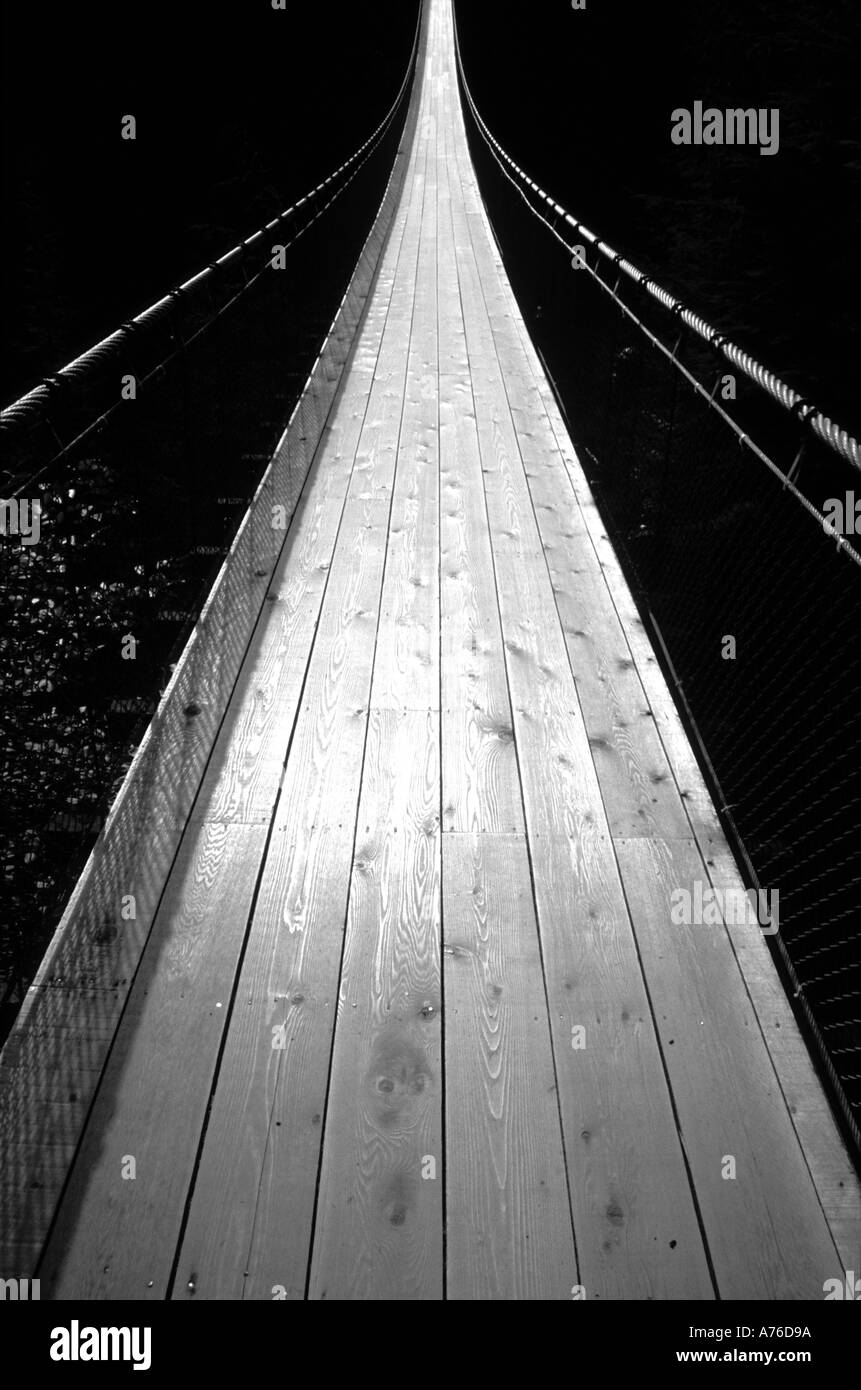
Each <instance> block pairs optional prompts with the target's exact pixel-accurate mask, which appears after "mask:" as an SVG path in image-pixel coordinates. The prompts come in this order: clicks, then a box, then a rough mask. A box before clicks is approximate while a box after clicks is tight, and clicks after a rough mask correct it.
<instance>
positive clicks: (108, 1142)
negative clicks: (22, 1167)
mask: <svg viewBox="0 0 861 1390" xmlns="http://www.w3.org/2000/svg"><path fill="white" fill-rule="evenodd" d="M265 836H266V827H265V826H241V825H237V826H228V825H221V824H216V823H210V824H204V825H201V826H199V827H198V829H197V831H196V834H194V835H192V836H190V837H186V839H185V840H184V841H183V846H182V850H181V853H180V856H179V860H178V863H177V866H176V870H175V872H174V873H173V874H172V875H171V878H170V884H169V887H168V890H167V893H166V895H165V899H164V901H163V903H162V905H161V908H160V910H159V913H158V916H157V918H156V922H155V925H154V927H153V932H152V935H151V938H150V942H149V945H148V949H147V951H146V954H145V956H144V960H143V963H142V965H141V969H140V971H139V972H138V976H137V978H136V980H135V983H134V987H133V989H132V992H131V995H130V997H129V1001H128V1006H127V1008H126V1011H125V1013H124V1015H123V1020H122V1023H121V1025H120V1028H119V1030H118V1033H117V1037H116V1041H115V1043H114V1046H113V1048H112V1050H111V1054H110V1058H109V1061H108V1065H107V1067H106V1069H105V1073H104V1076H103V1078H102V1082H101V1084H100V1086H99V1089H98V1093H97V1096H96V1100H95V1103H94V1106H93V1111H92V1114H91V1116H90V1118H89V1121H88V1124H87V1128H86V1130H85V1133H84V1137H83V1141H82V1144H81V1147H80V1150H79V1152H78V1156H77V1158H76V1161H75V1164H74V1166H73V1168H72V1172H71V1176H70V1179H69V1183H68V1187H67V1189H66V1191H65V1193H64V1195H63V1201H62V1203H61V1205H60V1209H59V1213H58V1217H57V1221H56V1223H55V1225H54V1228H53V1230H52V1232H51V1237H50V1239H49V1241H48V1243H47V1246H46V1249H45V1254H44V1258H43V1261H42V1265H41V1268H40V1274H41V1278H42V1280H43V1287H44V1289H45V1293H46V1296H48V1297H51V1298H59V1299H80V1298H83V1299H90V1298H96V1299H103V1298H114V1299H115V1298H120V1299H122V1298H128V1299H147V1298H164V1296H165V1291H166V1288H167V1282H168V1278H169V1275H170V1269H171V1263H172V1260H173V1252H174V1249H175V1245H176V1239H177V1235H178V1232H179V1225H180V1221H181V1219H182V1211H183V1206H184V1203H185V1198H186V1192H187V1189H188V1183H189V1181H190V1177H191V1171H192V1167H193V1164H194V1157H195V1153H196V1150H197V1143H198V1139H199V1136H200V1131H201V1128H202V1126H203V1120H204V1116H205V1113H206V1106H207V1102H208V1098H209V1091H210V1086H211V1082H212V1077H213V1074H214V1071H215V1063H216V1057H217V1053H218V1047H219V1044H220V1041H221V1035H222V1032H223V1028H224V1025H225V1021H226V1015H227V1011H228V1006H229V1002H230V993H231V990H232V987H233V979H234V974H235V968H236V957H237V954H238V950H239V945H240V942H241V939H242V935H243V933H244V930H245V924H246V922H247V920H248V913H249V910H250V907H251V896H252V893H253V889H254V884H255V881H256V875H257V865H258V864H259V862H260V858H261V855H262V849H263V842H264V840H265ZM130 1159H131V1160H132V1161H133V1162H134V1165H135V1166H134V1172H133V1175H132V1176H131V1177H129V1176H128V1173H129V1171H131V1170H130V1169H129V1167H128V1164H129V1160H130Z"/></svg>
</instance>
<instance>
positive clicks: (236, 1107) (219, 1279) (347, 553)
mask: <svg viewBox="0 0 861 1390" xmlns="http://www.w3.org/2000/svg"><path fill="white" fill-rule="evenodd" d="M421 167H422V166H421V165H419V166H417V165H416V164H415V162H413V163H412V164H411V166H410V171H409V173H408V179H409V183H408V187H409V191H410V197H409V201H408V202H407V203H406V204H405V205H404V208H403V215H402V217H400V218H399V221H398V224H397V236H396V239H393V241H392V243H391V244H390V246H389V248H388V252H387V257H386V260H385V262H384V267H383V281H384V283H385V285H386V287H387V292H388V293H389V295H390V303H389V306H388V311H387V314H386V319H385V326H384V328H383V331H382V337H381V342H380V347H379V357H378V361H377V364H376V368H375V372H374V379H373V383H372V385H371V388H370V391H369V394H368V396H367V400H366V411H365V416H364V421H363V425H362V430H361V434H360V437H359V441H358V446H357V449H356V454H355V461H354V466H353V473H352V478H351V482H350V488H349V492H348V496H347V502H346V506H345V509H344V515H343V518H342V521H341V525H340V530H339V541H338V549H337V554H336V556H335V559H334V561H333V564H332V569H331V573H330V576H329V583H328V587H327V591H326V599H325V603H324V606H323V611H322V614H321V617H320V623H319V628H318V632H317V636H316V640H315V643H314V648H313V651H312V652H311V655H310V662H309V667H308V675H307V682H306V686H305V691H304V695H303V701H302V707H301V710H300V713H299V717H298V720H297V726H296V732H295V735H294V739H293V745H292V748H291V750H290V756H289V758H288V761H287V767H286V770H285V775H284V784H283V787H282V792H281V797H280V800H279V805H278V810H277V814H276V816H275V820H274V824H273V832H272V840H271V844H270V848H269V853H268V855H267V860H266V866H265V870H264V873H263V877H262V880H261V884H260V891H259V895H258V899H257V904H256V909H255V914H254V919H253V922H252V931H251V938H250V941H249V946H248V950H247V952H246V956H245V959H244V962H243V970H242V975H241V978H240V981H239V990H238V1006H237V1010H236V1011H235V1014H234V1019H233V1020H232V1025H231V1030H230V1033H229V1035H228V1039H227V1045H226V1047H225V1053H224V1058H223V1063H222V1070H221V1077H220V1079H219V1086H218V1089H217V1092H216V1095H215V1098H214V1102H213V1108H212V1113H211V1116H210V1122H209V1128H208V1131H207V1136H206V1142H205V1145H204V1149H203V1153H202V1157H201V1163H200V1168H199V1172H198V1180H197V1184H196V1188H195V1192H194V1195H193V1199H192V1203H191V1207H190V1212H189V1219H188V1225H187V1228H186V1232H185V1238H184V1242H183V1248H182V1252H181V1258H180V1272H181V1278H180V1279H179V1280H178V1283H177V1286H176V1289H175V1293H174V1296H175V1297H178V1298H189V1297H204V1298H212V1297H246V1298H271V1297H272V1289H273V1288H275V1287H282V1288H283V1289H284V1290H285V1295H286V1297H288V1298H291V1299H292V1298H300V1297H302V1296H303V1294H304V1289H305V1281H306V1272H307V1266H308V1258H309V1249H310V1240H311V1223H312V1217H313V1209H314V1194H315V1186H316V1177H317V1167H318V1159H319V1150H320V1137H321V1134H322V1121H323V1114H324V1111H325V1100H326V1084H327V1074H328V1063H329V1052H330V1047H331V1037H332V1030H333V1027H334V1018H335V1003H336V999H337V988H338V970H339V966H340V960H341V951H342V946H343V931H344V921H345V916H346V908H347V885H348V883H349V874H350V864H351V858H352V851H353V842H354V834H355V823H356V810H357V805H358V798H359V784H360V777H361V769H362V758H363V751H364V742H365V728H366V723H367V710H368V703H369V697H370V683H371V673H372V665H373V655H374V647H375V641H376V632H377V626H378V620H379V611H380V601H381V586H382V577H383V564H384V559H385V555H386V548H387V534H388V524H389V516H390V512H391V494H392V487H393V481H394V471H395V461H396V456H397V441H398V436H399V431H400V425H401V415H402V411H403V401H404V392H405V374H406V354H407V346H408V342H409V331H410V322H411V317H412V305H411V299H408V298H406V297H404V296H402V295H401V296H398V298H397V300H395V299H394V297H393V296H392V286H393V285H394V282H395V276H396V273H399V274H400V275H402V276H403V278H404V282H405V283H406V284H409V283H411V282H414V279H415V266H416V260H417V256H418V240H419V225H420V217H421V208H422V201H423V186H422V181H421V179H420V178H419V177H417V172H418V171H420V169H421ZM279 1028H280V1029H283V1030H284V1032H283V1041H284V1047H283V1048H276V1049H273V1046H272V1042H273V1029H279ZM237 1116H239V1117H240V1119H241V1123H240V1124H239V1125H237ZM214 1208H215V1209H218V1210H224V1211H226V1212H228V1213H229V1214H230V1216H229V1220H228V1221H227V1222H226V1223H225V1224H224V1225H222V1226H220V1227H219V1226H217V1225H215V1224H214V1223H213V1222H212V1217H211V1213H212V1210H213V1209H214ZM192 1275H193V1276H194V1278H192Z"/></svg>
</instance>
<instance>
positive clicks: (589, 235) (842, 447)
mask: <svg viewBox="0 0 861 1390" xmlns="http://www.w3.org/2000/svg"><path fill="white" fill-rule="evenodd" d="M455 50H456V54H457V66H458V73H459V75H460V81H461V85H462V87H463V91H464V94H465V96H466V99H467V101H468V102H469V106H470V109H471V111H472V115H473V117H474V119H475V122H476V124H477V126H478V129H479V132H480V134H481V135H482V137H483V139H484V141H485V143H486V144H487V146H488V148H489V149H490V152H491V154H492V155H493V157H494V159H495V160H496V162H497V164H499V167H500V169H501V170H502V172H503V174H505V176H506V178H507V179H508V180H509V182H510V183H511V184H513V185H514V187H515V188H516V189H517V191H518V192H519V193H520V195H521V197H522V198H523V201H524V202H525V203H526V206H527V207H528V208H529V210H530V212H532V213H533V214H534V215H535V216H536V217H537V218H538V219H539V220H540V221H541V222H543V223H544V225H545V226H546V227H547V228H548V229H549V230H550V231H551V232H552V233H553V235H554V236H555V237H556V239H557V241H559V242H560V243H561V245H562V246H564V247H565V249H566V250H567V251H569V252H573V251H574V250H575V249H576V246H575V245H569V244H568V242H567V241H565V239H564V237H562V236H561V235H560V233H559V232H558V231H557V229H556V227H555V226H554V225H553V224H552V223H551V222H550V221H549V220H548V219H547V218H546V217H545V216H544V215H543V214H542V213H541V212H540V211H539V209H538V208H537V207H535V206H534V204H533V203H531V202H530V200H529V198H528V197H527V195H526V194H525V193H524V191H523V188H522V187H520V185H519V184H518V182H517V180H520V183H522V184H525V185H526V186H527V187H528V188H530V189H531V190H532V191H533V192H534V193H535V194H537V195H538V197H539V198H541V199H542V200H543V201H544V202H545V203H547V205H548V207H549V208H551V209H552V211H553V212H554V214H555V215H556V216H557V217H560V218H563V219H564V221H565V222H567V223H568V225H569V226H570V227H573V228H574V231H575V233H577V234H578V235H581V236H584V237H585V238H586V240H587V241H588V242H590V244H591V245H592V246H594V247H595V249H596V250H597V251H598V252H599V253H600V254H601V255H602V256H604V257H605V259H606V260H607V261H609V262H611V263H612V264H613V265H614V266H616V267H617V268H618V269H619V270H620V271H622V272H623V273H624V274H625V275H627V276H628V277H629V279H631V280H633V281H634V282H635V283H636V284H637V285H640V286H641V287H642V288H643V289H645V290H646V291H647V292H648V293H649V294H650V295H651V296H652V297H653V298H654V299H656V300H657V301H658V302H659V303H660V304H662V305H663V306H664V308H666V309H668V310H669V311H670V312H671V313H673V314H675V315H676V316H677V317H678V318H679V319H681V321H682V322H684V323H685V324H686V325H687V326H688V327H689V328H692V329H693V331H694V332H695V333H696V334H697V335H698V336H699V337H700V338H701V339H702V340H703V342H705V343H707V344H708V345H709V347H712V348H714V349H716V350H717V351H719V352H721V353H722V354H723V356H724V357H725V358H726V359H727V361H728V362H730V363H732V365H733V366H735V367H738V368H740V369H741V370H742V371H743V372H744V373H745V375H746V376H748V377H750V379H751V381H753V382H754V383H755V384H756V385H757V386H758V387H759V388H760V389H761V390H763V391H766V392H768V394H769V395H771V396H772V397H773V398H774V400H776V401H777V402H778V404H779V405H781V406H783V408H784V410H787V411H789V412H790V413H791V414H793V415H795V416H796V417H797V418H798V420H799V421H800V422H801V424H802V425H803V426H806V427H808V428H810V429H812V430H813V431H814V432H815V433H816V434H817V435H818V436H819V438H820V439H822V440H824V441H825V443H826V444H828V445H830V447H831V448H832V449H833V450H834V451H835V452H836V453H837V454H839V455H840V457H841V458H843V459H844V460H846V462H848V463H850V464H851V465H852V466H853V468H856V469H858V470H859V472H861V446H859V444H858V441H857V440H856V439H854V438H853V437H852V435H851V434H849V432H848V430H845V429H844V428H843V427H842V426H841V425H838V424H837V423H836V422H835V421H834V420H831V419H829V418H828V416H826V415H824V414H823V413H822V412H821V411H820V410H817V409H816V407H815V406H813V405H811V403H810V402H809V401H807V400H806V399H805V398H804V397H803V396H802V395H801V394H800V393H799V392H798V391H795V390H793V388H792V387H791V386H788V385H787V384H786V382H784V381H782V380H781V379H780V377H778V376H776V375H775V373H774V372H772V371H769V369H768V368H767V367H764V366H763V365H762V363H761V362H758V361H757V360H756V358H755V357H753V356H751V354H750V353H748V352H745V351H744V350H743V349H742V348H740V347H738V346H737V345H736V344H735V343H733V342H731V341H730V339H729V338H727V336H726V334H724V333H720V332H719V331H718V330H717V329H716V328H713V327H712V326H711V324H710V323H708V322H707V321H706V320H705V319H704V318H702V316H701V315H700V314H697V313H694V311H693V310H691V309H689V308H687V307H686V305H685V304H683V302H682V301H681V300H680V299H677V298H676V297H675V296H674V295H671V294H670V293H669V292H668V291H667V290H665V289H662V288H661V286H660V285H659V284H657V282H656V281H654V280H652V279H651V278H650V277H649V276H648V275H646V274H645V273H644V272H643V271H641V270H639V269H638V267H637V266H636V265H634V264H633V262H632V261H629V260H627V259H626V258H625V257H624V256H622V255H621V254H620V253H619V252H618V251H615V250H614V249H613V247H612V246H609V245H608V244H607V243H606V242H604V241H602V240H601V239H600V238H599V237H598V236H597V235H596V234H595V233H594V232H592V231H590V230H589V228H588V227H586V226H585V225H584V223H582V222H580V221H579V220H578V219H577V218H576V217H573V216H572V215H571V213H569V212H567V211H566V209H565V208H564V207H562V205H561V203H557V202H556V201H555V199H553V198H551V197H550V195H549V194H548V193H545V191H544V189H543V188H540V187H539V185H538V184H537V183H536V182H535V181H534V179H531V178H530V177H529V175H528V174H527V173H525V171H524V170H523V169H521V168H520V166H519V165H518V164H515V162H514V160H513V159H512V158H511V156H510V155H509V154H508V153H507V152H506V151H505V150H504V149H503V148H502V146H501V145H500V143H499V141H498V140H497V139H496V137H495V136H494V135H493V133H492V132H491V131H490V129H489V128H488V126H487V124H486V123H485V121H484V120H483V119H482V116H481V113H480V112H479V110H478V107H477V106H476V104H475V101H474V99H473V96H472V92H471V90H470V87H469V83H468V82H467V80H466V73H465V71H464V66H463V60H462V57H461V52H460V40H459V36H458V33H457V21H456V20H455ZM505 165H508V166H509V168H510V169H513V170H514V173H515V174H516V175H517V179H515V178H513V177H512V176H511V174H510V173H509V172H508V169H507V168H506V167H505ZM582 264H583V265H584V268H585V269H586V270H588V271H589V273H590V275H591V276H592V277H593V279H595V280H597V282H598V284H599V285H601V287H602V289H604V290H605V291H606V292H607V293H608V294H609V295H610V296H611V298H613V299H614V300H615V301H616V303H617V304H619V305H620V307H621V308H622V309H623V310H624V311H625V313H627V314H628V316H629V318H631V319H633V320H634V322H635V323H636V324H637V325H638V327H640V328H641V329H642V330H643V332H644V333H646V334H647V335H648V336H649V337H650V338H651V339H652V341H653V342H654V343H655V344H656V345H657V346H659V347H661V348H662V350H663V351H665V352H667V349H665V348H663V344H661V343H660V342H659V340H658V339H656V338H655V337H654V335H653V334H651V333H649V331H648V329H647V328H646V327H645V325H644V324H642V323H641V322H640V320H639V319H638V318H637V316H636V315H635V314H634V313H632V312H631V310H630V309H629V308H628V307H627V305H625V304H624V303H623V302H622V301H621V300H620V299H619V297H618V295H617V294H616V292H615V290H613V289H611V287H610V286H609V285H608V284H607V283H606V281H604V280H602V278H601V276H600V275H599V274H598V273H597V271H596V270H594V269H593V268H592V267H591V266H590V265H588V263H587V262H586V261H585V258H584V261H583V262H582ZM667 355H668V356H671V355H672V354H671V353H669V352H667ZM677 365H678V366H679V368H680V369H681V370H682V371H684V370H685V369H684V368H683V367H682V366H681V363H678V362H677ZM685 375H687V376H689V379H690V380H692V381H694V379H693V378H690V374H689V373H687V372H686V373H685ZM694 384H695V385H696V386H697V387H698V389H699V390H700V391H702V392H703V394H704V395H705V396H706V398H707V399H709V400H711V396H710V393H709V392H706V391H704V388H703V387H702V386H700V384H699V383H697V382H695V381H694ZM711 404H712V405H713V406H714V408H715V409H717V410H718V411H720V413H721V414H722V415H723V416H724V418H725V419H726V420H727V421H728V422H729V423H730V424H731V425H732V427H733V429H734V430H735V431H736V433H737V434H739V436H740V439H741V442H743V443H745V444H747V445H748V446H749V447H751V448H752V449H753V451H754V452H755V453H756V454H757V455H758V457H760V458H761V459H762V460H763V462H765V463H767V464H768V465H769V467H771V468H772V469H773V470H774V471H775V472H777V473H778V474H779V476H780V478H781V480H782V481H783V482H785V483H786V484H787V486H789V487H791V488H792V491H793V492H794V493H795V495H796V496H797V497H798V498H799V500H800V501H802V502H803V503H804V505H805V506H806V507H807V509H808V511H811V512H813V513H814V514H815V515H817V516H818V515H819V514H818V513H817V512H816V509H815V508H814V507H812V506H811V505H810V503H808V502H807V500H806V498H804V497H803V496H802V494H801V493H799V492H798V491H797V489H795V488H794V487H793V485H792V483H791V481H790V480H789V479H787V477H786V475H785V474H784V473H783V472H782V471H781V470H780V469H779V468H777V467H776V465H774V464H773V463H771V461H770V460H769V459H768V458H766V456H765V455H764V454H763V453H762V452H761V450H759V449H757V448H756V447H755V446H754V445H753V444H752V443H751V441H750V439H748V437H747V436H746V435H745V434H744V433H743V432H742V431H741V430H740V429H739V427H738V426H737V425H736V424H735V422H734V421H733V420H732V418H731V417H730V416H728V415H727V414H726V412H725V411H721V409H720V407H719V406H718V405H717V403H716V402H715V401H714V400H711ZM819 520H823V518H822V517H821V516H819ZM836 539H837V537H836V536H835V540H836ZM841 539H842V538H841ZM843 549H844V550H845V551H846V553H849V554H853V555H854V552H853V551H852V549H851V547H849V546H846V545H845V542H844V546H843Z"/></svg>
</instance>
